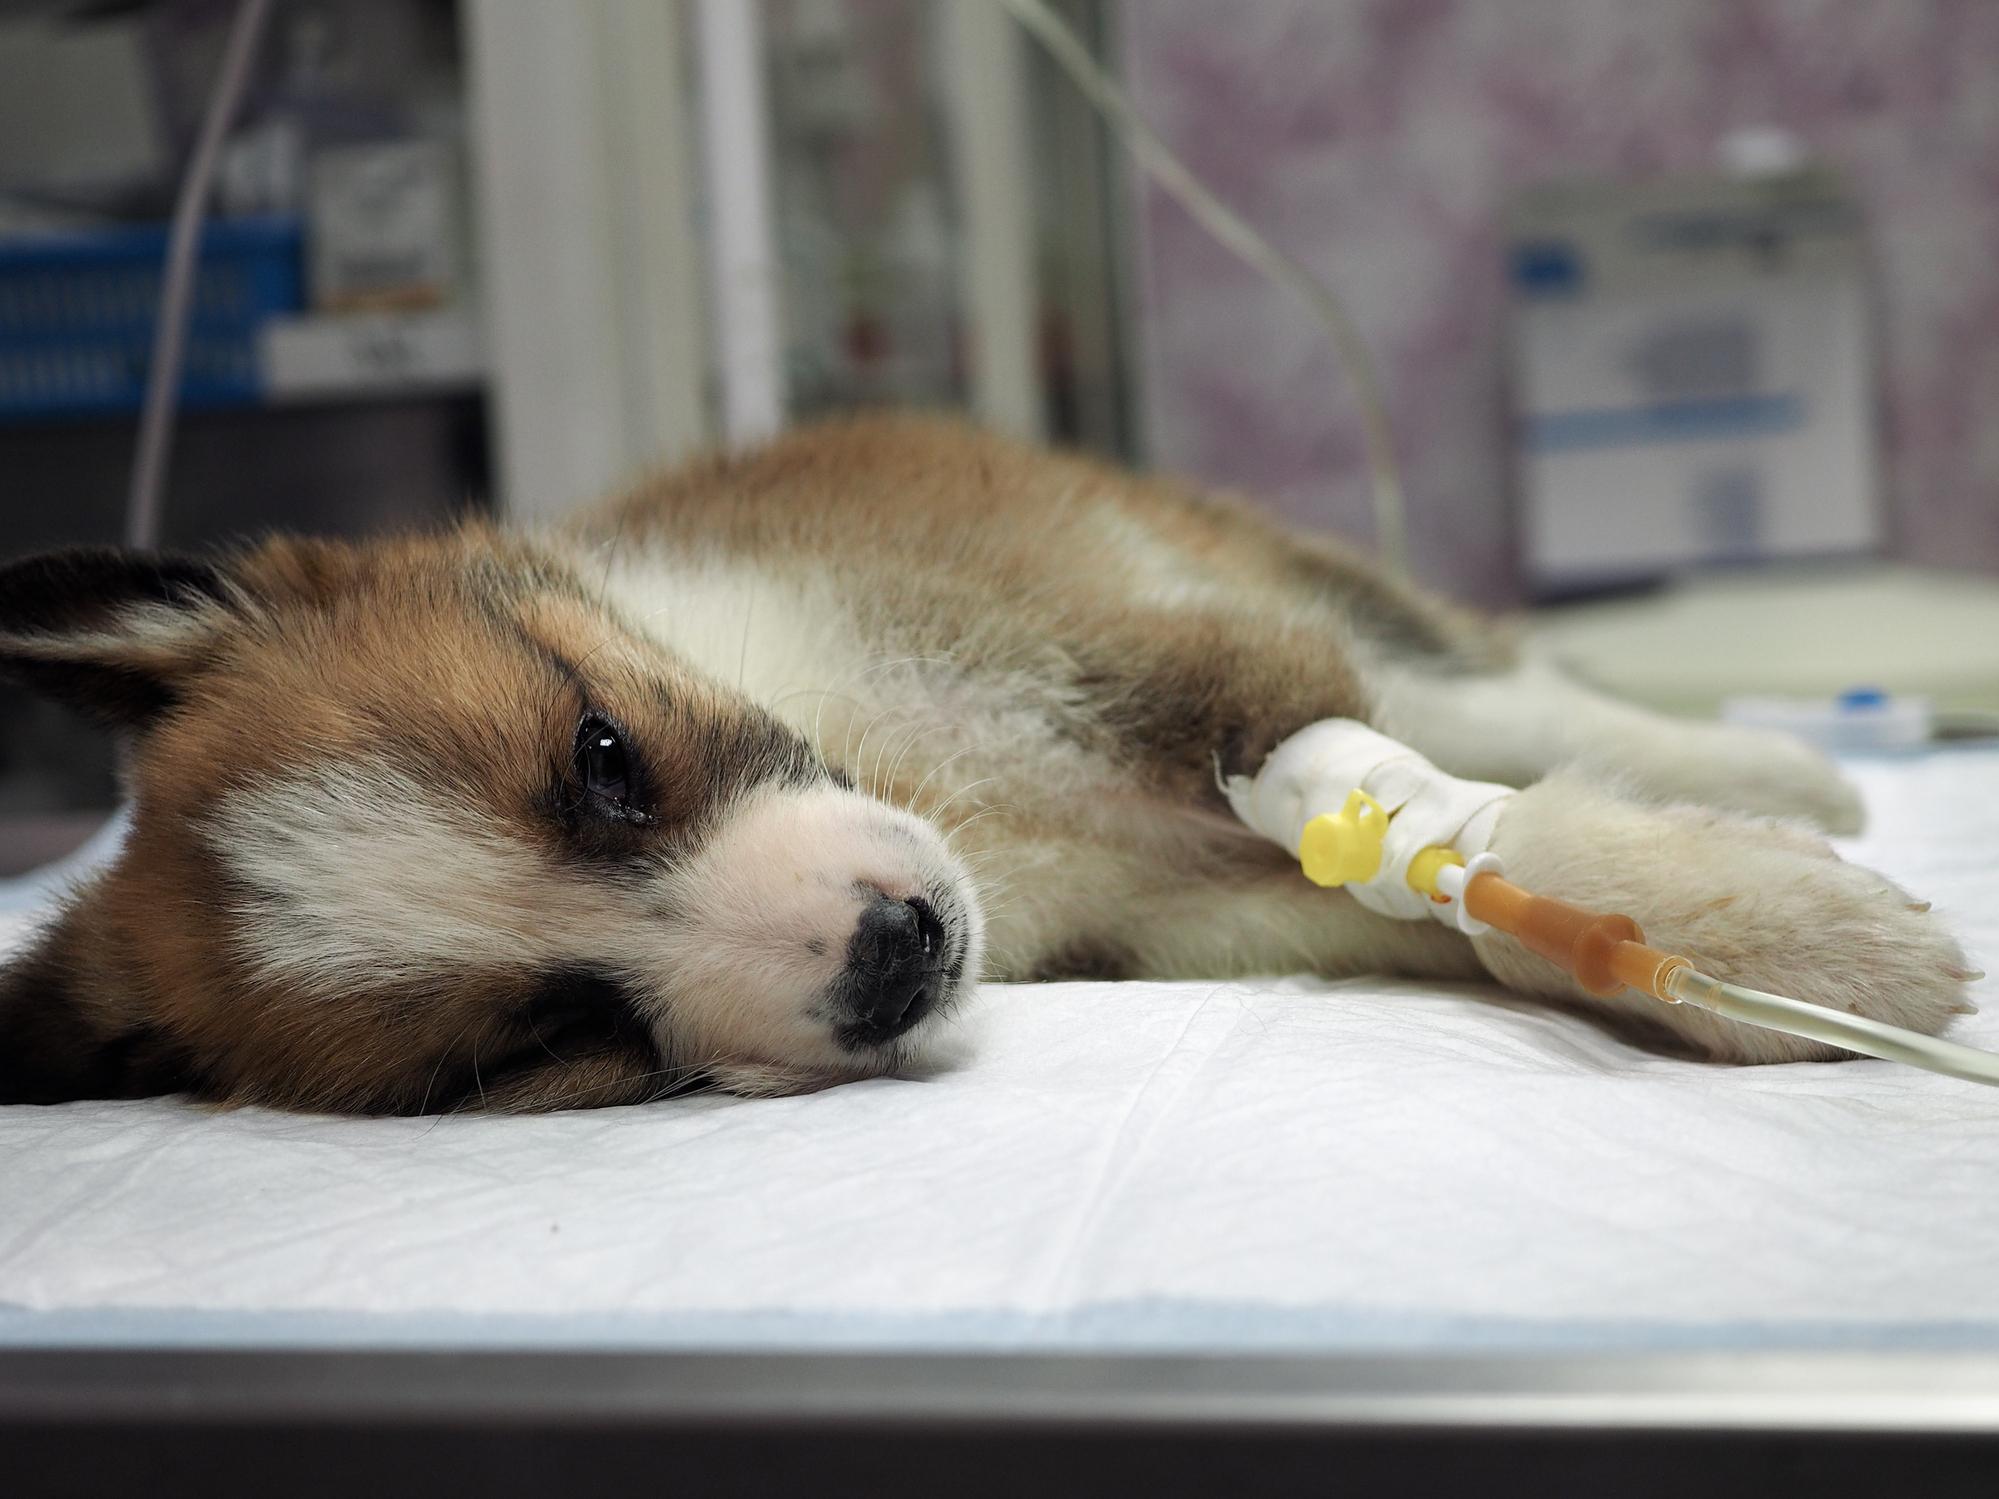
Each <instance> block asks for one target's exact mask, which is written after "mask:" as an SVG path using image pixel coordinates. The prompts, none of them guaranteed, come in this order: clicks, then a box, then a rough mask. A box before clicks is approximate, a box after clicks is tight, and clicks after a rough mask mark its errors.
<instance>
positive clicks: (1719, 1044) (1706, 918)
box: [1479, 777, 1974, 1062]
mask: <svg viewBox="0 0 1999 1499" xmlns="http://www.w3.org/2000/svg"><path fill="white" fill-rule="evenodd" d="M1493 848H1494V851H1495V852H1497V853H1498V854H1499V855H1500V857H1502V858H1503V859H1504V860H1505V861H1506V867H1507V876H1508V878H1510V879H1513V880H1515V881H1516V882H1517V883H1519V884H1520V885H1522V886H1523V887H1525V888H1526V889H1529V890H1533V891H1535V892H1536V893H1537V894H1542V895H1552V896H1556V897H1558V898H1561V899H1564V900H1569V901H1573V902H1575V903H1576V904H1577V905H1581V906H1585V907H1588V908H1589V909H1591V910H1595V911H1618V912H1622V913H1624V914H1626V915H1629V916H1631V917H1633V918H1635V919H1636V920H1637V922H1638V923H1639V925H1640V926H1642V927H1644V929H1645V934H1646V938H1647V940H1648V941H1649V942H1651V944H1652V945H1653V946H1655V947H1658V948H1660V949H1661V950H1663V951H1666V952H1676V953H1683V954H1685V955H1686V956H1687V957H1688V958H1690V959H1691V960H1692V961H1693V963H1694V965H1695V966H1696V967H1697V968H1699V969H1701V970H1702V971H1703V972H1705V973H1709V974H1712V975H1713V976H1714V977H1716V978H1719V979H1725V980H1728V981H1729V982H1731V983H1737V984H1746V985H1748V986H1749V987H1750V988H1753V989H1765V990H1769V991H1770V992H1772V993H1776V994H1785V995H1789V996H1791V997H1793V998H1796V999H1802V1000H1807V1001H1809V1002H1811V1003H1812V1004H1819V1005H1825V1006H1827V1007H1829V1008H1832V1009H1836V1010H1842V1011H1845V1012H1847V1013H1850V1014H1855V1015H1865V1016H1868V1017H1870V1018H1872V1019H1875V1020H1882V1021H1886V1022H1887V1023H1889V1024H1890V1025H1900V1026H1906V1027H1908V1028H1910V1029H1912V1030H1919V1031H1925V1032H1932V1033H1933V1032H1936V1031H1939V1030H1942V1029H1943V1028H1944V1027H1945V1026H1946V1025H1947V1024H1949V1022H1950V1020H1951V1018H1952V1017H1953V1015H1955V1014H1959V1013H1963V1012H1964V1011H1966V1010H1967V1009H1968V1008H1969V1006H1968V1004H1967V1001H1966V995H1965V984H1966V981H1967V980H1968V979H1970V978H1971V977H1973V976H1974V975H1973V974H1972V972H1971V970H1970V967H1969V965H1968V964H1967V963H1966V960H1965V956H1964V953H1963V951H1962V950H1961V949H1960V948H1959V947H1958V945H1957V943H1956V941H1955V940H1954V939H1953V938H1952V937H1951V935H1950V933H1949V932H1948V931H1947V930H1946V929H1945V927H1944V925H1943V923H1942V922H1941V921H1940V920H1939V919H1938V918H1937V917H1935V916H1933V915H1931V914H1930V913H1929V911H1928V909H1927V907H1925V906H1924V905H1923V904H1922V903H1920V902H1918V901H1915V900H1913V899H1912V898H1911V897H1910V895H1909V894H1908V892H1906V891H1904V890H1902V889H1900V888H1899V887H1897V886H1896V885H1894V884H1893V883H1892V882H1890V881H1888V880H1887V879H1884V878H1883V877H1882V876H1880V875H1878V874H1875V873H1874V872H1873V871H1871V870H1868V869H1863V868H1861V867H1860V866H1858V865H1855V864H1848V863H1845V862H1843V861H1841V860H1840V859H1839V858H1838V857H1837V856H1836V855H1835V854H1834V853H1833V852H1832V850H1831V849H1830V848H1829V847H1827V846H1826V845H1825V844H1824V843H1823V842H1822V841H1820V840H1816V839H1812V838H1809V837H1807V836H1805V835H1803V834H1801V833H1800V832H1799V831H1798V830H1797V829H1796V828H1793V827H1785V826H1783V825H1781V824H1775V823H1769V822H1762V821H1758V820H1755V819H1750V818H1742V817H1733V816H1729V815H1727V814H1725V813H1716V812H1708V811H1704V810H1701V809H1698V808H1694V807H1684V806H1682V807H1664V808H1654V807H1644V806H1638V805H1634V804H1631V803H1627V802H1620V801H1616V800H1614V799H1612V798H1611V797H1609V796H1607V795H1605V794H1604V793H1603V792H1602V791H1601V790H1599V789H1597V788H1595V787H1593V786H1591V785H1589V784H1588V783H1586V782H1584V781H1582V780H1580V779H1579V778H1575V777H1558V778H1555V779H1552V780H1549V781H1544V782H1542V783H1541V784H1540V785H1538V786H1535V787H1533V788H1532V789H1531V790H1528V791H1525V792H1523V793H1521V795H1520V796H1518V797H1516V798H1515V799H1514V800H1513V801H1512V802H1511V803H1510V804H1509V805H1508V806H1507V809H1506V811H1505V813H1504V815H1503V816H1502V817H1501V819H1500V822H1499V826H1498V828H1497V829H1496V831H1495V835H1494V839H1493ZM1479 956H1480V958H1481V959H1482V960H1483V961H1484V962H1485V964H1486V966H1487V968H1488V969H1490V970H1491V971H1492V973H1493V974H1494V975H1495V976H1497V977H1498V978H1500V979H1501V980H1503V981H1504V982H1506V983H1508V984H1510V985H1513V986H1514V987H1516V988H1522V989H1526V990H1529V991H1532V992H1538V993H1544V994H1546V993H1574V992H1575V991H1574V989H1573V987H1572V986H1570V985H1568V984H1567V983H1566V982H1565V981H1564V980H1563V979H1562V977H1561V976H1560V975H1559V974H1558V973H1557V971H1556V970H1555V969H1554V968H1553V967H1552V965H1549V964H1547V963H1545V962H1543V961H1542V960H1541V959H1539V958H1535V957H1534V956H1533V955H1532V954H1529V953H1527V952H1526V951H1524V950H1523V949H1522V948H1520V947H1519V946H1518V945H1517V944H1515V943H1513V942H1511V941H1508V940H1505V939H1501V938H1497V937H1488V938H1484V939H1481V941H1480V943H1479ZM1608 1003H1610V1004H1611V1005H1613V1006H1616V1007H1618V1008H1620V1009H1621V1010H1623V1011H1624V1012H1625V1013H1627V1014H1630V1015H1632V1016H1635V1017H1638V1018H1642V1019H1644V1020H1646V1021H1649V1022H1651V1023H1653V1024H1663V1025H1666V1026H1669V1027H1671V1028H1672V1029H1673V1030H1675V1031H1676V1032H1678V1033H1679V1034H1680V1035H1681V1036H1682V1037H1684V1038H1685V1039H1686V1040H1687V1041H1689V1042H1691V1043H1692V1044H1693V1045H1695V1046H1696V1047H1698V1048H1699V1049H1701V1050H1702V1051H1704V1052H1705V1053H1707V1054H1708V1055H1710V1056H1713V1057H1716V1058H1720V1059H1725V1060H1731V1061H1744V1062H1775V1061H1795V1060H1801V1059H1806V1058H1819V1057H1829V1056H1834V1055H1837V1054H1838V1053H1836V1052H1834V1051H1833V1050H1832V1049H1831V1048H1828V1047H1825V1046H1822V1045H1819V1044H1817V1043H1815V1042H1810V1041H1805V1040H1801V1039H1799V1038H1797V1037H1793V1036H1788V1035H1785V1034H1783V1033H1781V1032H1778V1031H1767V1030H1763V1029H1760V1028H1758V1027H1755V1026H1747V1025H1742V1024H1739V1023H1737V1022H1735V1021H1730V1020H1724V1019H1722V1018H1721V1017H1720V1016H1717V1015H1712V1014H1709V1013H1708V1012H1706V1011H1704V1010H1698V1009H1696V1008H1695V1007H1693V1006H1691V1005H1662V1004H1659V1003H1658V1002H1657V1001H1654V1000H1650V999H1646V998H1644V997H1642V996H1637V995H1628V994H1627V995H1624V996H1620V997H1619V998H1618V999H1615V1000H1612V1001H1609V1002H1608Z"/></svg>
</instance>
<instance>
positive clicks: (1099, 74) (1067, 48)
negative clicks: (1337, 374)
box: [999, 0, 1409, 578]
mask: <svg viewBox="0 0 1999 1499" xmlns="http://www.w3.org/2000/svg"><path fill="white" fill-rule="evenodd" d="M999 3H1000V4H1001V5H1002V6H1004V7H1005V8H1006V10H1007V11H1008V12H1009V13H1010V14H1011V15H1012V16H1013V18H1014V19H1015V20H1016V21H1018V22H1019V23H1020V24H1021V25H1022V26H1024V27H1025V28H1027V30H1028V31H1029V32H1031V33H1032V34H1033V36H1034V38H1035V40H1036V41H1038V42H1040V43H1041V45H1042V46H1043V47H1044V48H1046V49H1047V51H1048V54H1049V55H1050V56H1051V57H1053V58H1054V59H1055V61H1056V62H1057V63H1058V64H1059V65H1060V66H1061V67H1062V69H1063V71H1064V72H1066V73H1068V75H1069V77H1070V79H1071V80H1072V81H1073V82H1074V83H1075V85H1076V87H1077V88H1078V89H1080V90H1081V91H1082V93H1083V96H1084V97H1085V98H1087V99H1088V100H1089V101H1090V103H1091V104H1093V105H1095V106H1096V109H1097V112H1098V113H1099V114H1101V115H1102V116H1103V117H1104V121H1105V123H1106V124H1108V125H1109V126H1110V128H1111V129H1112V131H1113V132H1114V133H1115V134H1116V135H1117V136H1118V137H1119V138H1120V139H1121V140H1122V141H1123V142H1124V144H1125V147H1126V148H1127V149H1128V150H1129V151H1130V152H1131V154H1132V156H1133V157H1134V158H1135V159H1136V160H1137V161H1138V164H1139V165H1140V166H1141V167H1143V168H1144V169H1145V170H1146V171H1147V172H1148V173H1150V174H1151V175H1152V176H1153V177H1154V178H1156V179H1157V180H1158V182H1159V185H1160V186H1161V187H1163V188H1165V189H1166V191H1167V192H1169V193H1170V194H1172V196H1173V197H1174V198H1175V199H1176V200H1177V201H1178V202H1179V204H1180V206H1181V207H1182V208H1184V209H1186V210H1187V212H1188V213H1189V214H1190V215H1192V216H1193V218H1194V219H1195V220H1196V222H1198V223H1199V224H1200V225H1201V227H1202V228H1203V229H1206V230H1207V231H1208V233H1210V234H1212V235H1213V236H1214V237H1215V238H1216V239H1218V240H1219V241H1221V243H1222V244H1223V245H1225V246H1226V247H1227V248H1229V249H1230V250H1233V251H1234V252H1235V253H1236V255H1237V256H1238V257H1239V258H1240V259H1241V260H1242V261H1243V262H1244V263H1245V264H1247V265H1248V266H1249V267H1250V268H1251V269H1252V270H1255V271H1257V272H1259V273H1261V274H1262V275H1263V276H1264V277H1265V278H1266V279H1267V280H1269V281H1272V282H1274V283H1276V284H1277V285H1278V286H1281V287H1283V288H1284V289H1285V290H1286V291H1288V292H1291V293H1292V294H1293V295H1295V296H1297V297H1298V298H1299V299H1300V300H1302V301H1303V302H1304V303H1305V304H1306V305H1307V306H1308V307H1310V308H1311V309H1312V311H1313V313H1314V314H1315V315H1316V316H1317V317H1318V319H1319V321H1320V322H1321V323H1322V324H1324V325H1325V329H1326V332H1327V333H1328V334H1329V335H1331V337H1332V340H1333V350H1334V352H1335V353H1336V354H1337V355H1338V356H1339V360H1340V363H1341V364H1342V365H1343V366H1345V368H1346V373H1347V378H1348V379H1349V380H1351V381H1352V382H1353V386H1354V395H1355V397H1356V402H1357V404H1358V406H1359V408H1360V426H1361V438H1362V442H1363V445H1364V446H1365V448H1366V450H1367V465H1368V469H1369V472H1370V477H1371V479H1372V483H1373V495H1374V544H1375V549H1376V550H1377V551H1379V552H1380V553H1381V560H1382V562H1383V564H1384V565H1385V566H1386V567H1387V568H1388V570H1389V571H1390V572H1391V573H1393V574H1394V575H1395V576H1396V577H1399V578H1406V577H1407V576H1408V575H1409V542H1408V525H1407V522H1406V520H1405V519H1404V515H1403V511H1404V505H1403V499H1402V478H1401V474H1400V471H1399V470H1398V469H1397V467H1396V463H1395V434H1394V431H1393V429H1392V428H1391V427H1390V425H1389V420H1388V401H1387V398H1386V396H1385V395H1384V394H1383V393H1382V389H1381V380H1380V377H1379V376H1378V375H1377V374H1376V373H1375V368H1374V360H1373V359H1372V357H1370V355H1369V354H1368V349H1367V340H1366V339H1364V338H1362V337H1361V334H1360V329H1359V328H1357V327H1355V326H1354V321H1353V318H1352V317H1351V316H1349V315H1348V313H1347V309H1346V307H1345V305H1344V304H1343V303H1342V302H1341V301H1340V299H1339V298H1338V297H1337V296H1335V295H1334V294H1333V291H1332V288H1331V287H1329V286H1327V285H1326V284H1325V283H1324V282H1323V281H1321V280H1319V278H1318V277H1316V276H1314V275H1313V274H1312V273H1311V272H1310V271H1308V270H1306V269H1305V267H1304V266H1302V265H1300V264H1299V263H1298V262H1297V261H1296V260H1293V259H1292V258H1291V257H1290V256H1289V255H1286V254H1285V253H1284V252H1283V251H1282V250H1280V249H1278V248H1277V247H1276V246H1275V245H1273V244H1271V243H1270V242H1269V241H1268V240H1266V239H1265V238H1264V237H1263V236H1262V235H1260V234H1258V233H1257V232H1256V231H1255V230H1254V229H1252V228H1250V227H1249V225H1248V224H1246V223H1245V222H1243V220H1242V218H1241V216H1240V215H1238V214H1237V213H1235V212H1234V210H1232V209H1230V208H1229V207H1228V205H1227V204H1225V203H1223V202H1222V200H1221V199H1219V198H1217V197H1216V196H1215V195H1214V194H1213V193H1212V192H1210V191H1208V189H1207V188H1206V187H1205V186H1204V185H1203V184H1202V182H1201V179H1200V178H1198V177H1196V176H1195V175H1194V174H1193V173H1192V172H1191V171H1189V170H1188V168H1187V164H1186V163H1185V162H1183V161H1181V160H1180V158H1179V157H1178V156H1176V155H1174V154H1173V150H1172V148H1171V147H1169V146H1168V145H1167V144H1166V142H1165V141H1163V140H1161V139H1160V138H1159V134H1158V132H1157V131H1155V130H1154V129H1153V128H1152V127H1151V126H1150V125H1148V124H1147V123H1146V122H1145V118H1144V116H1142V115H1140V114H1139V112H1138V108H1137V106H1136V105H1134V104H1133V103H1132V102H1131V97H1130V96H1129V95H1128V94H1126V93H1125V91H1124V90H1123V89H1121V88H1119V87H1118V85H1117V83H1116V81H1115V80H1113V79H1112V78H1111V76H1110V75H1109V74H1108V73H1106V72H1105V71H1104V70H1103V69H1102V68H1100V67H1098V66H1097V62H1096V59H1095V58H1093V57H1091V56H1090V49H1089V48H1088V47H1086V46H1085V45H1084V44H1083V42H1082V39H1081V38H1079V37H1078V36H1077V35H1076V33H1075V32H1073V31H1071V30H1070V29H1069V27H1068V26H1066V25H1065V24H1064V23H1063V21H1062V19H1061V18H1060V17H1059V16H1057V15H1056V14H1055V13H1054V12H1053V11H1052V10H1050V9H1049V8H1048V6H1047V4H1046V3H1045V0H999Z"/></svg>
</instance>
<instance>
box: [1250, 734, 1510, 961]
mask: <svg viewBox="0 0 1999 1499" xmlns="http://www.w3.org/2000/svg"><path fill="white" fill-rule="evenodd" d="M1356 787H1358V788H1359V789H1360V790H1362V791H1365V792H1366V793H1367V794H1368V795H1369V796H1371V797H1373V798H1374V799H1375V800H1376V801H1378V802H1380V803H1381V807H1382V810H1383V811H1385V812H1387V813H1388V814H1389V823H1388V832H1387V836H1386V838H1385V839H1384V841H1383V843H1382V849H1381V870H1380V872H1379V873H1378V874H1376V875H1375V877H1374V878H1373V879H1371V880H1368V881H1367V882H1366V883H1364V884H1353V885H1348V886H1347V887H1346V888H1347V889H1349V890H1351V891H1352V892H1353V894H1354V898H1355V899H1356V900H1358V901H1359V902H1360V903H1361V904H1362V905H1364V906H1366V907H1367V908H1368V909H1369V910H1370V911H1378V912H1380V913H1381V914H1382V915H1383V916H1398V917H1401V918H1402V919H1404V920H1409V921H1414V920H1420V919H1421V918H1422V917H1425V916H1433V917H1435V918H1436V919H1437V920H1439V921H1441V922H1444V923H1446V924H1447V925H1457V924H1458V921H1457V910H1458V902H1456V901H1455V900H1453V901H1452V902H1451V903H1450V904H1448V905H1440V904H1439V903H1438V902H1436V901H1433V900H1431V899H1429V897H1427V896H1425V895H1423V894H1422V893H1421V892H1420V891H1417V890H1412V889H1410V887H1409V861H1410V860H1412V859H1414V858H1415V857H1416V855H1417V854H1418V853H1420V852H1421V851H1422V850H1424V849H1426V848H1432V847H1437V848H1454V849H1456V850H1457V851H1458V852H1459V853H1461V854H1463V855H1464V856H1465V858H1466V859H1470V858H1472V857H1473V856H1474V855H1477V854H1481V853H1484V852H1485V850H1486V847H1487V845H1488V844H1490V843H1491V842H1492V830H1493V826H1494V824H1496V823H1497V822H1498V821H1499V813H1500V809H1501V807H1502V806H1503V805H1504V803H1505V801H1506V798H1507V797H1509V796H1512V795H1513V794H1514V790H1513V788H1512V787H1511V786H1499V785H1495V784H1494V783H1492V782H1490V781H1461V780H1459V779H1458V778H1457V777H1456V776H1451V775H1445V774H1444V772H1442V771H1441V770H1439V769H1437V767H1436V766H1434V765H1432V764H1431V763H1430V762H1429V761H1428V760H1425V759H1424V758H1423V757H1422V756H1421V755H1419V754H1417V753H1416V751H1414V750H1412V749H1411V748H1409V746H1408V745H1406V744H1398V743H1397V742H1396V741H1395V740H1393V739H1390V738H1389V737H1388V736H1387V735H1385V734H1377V733H1376V732H1375V731H1374V730H1373V729H1370V728H1369V727H1368V726H1367V725H1366V724H1364V723H1357V722H1355V721H1354V720H1353V719H1350V718H1327V719H1321V720H1320V721H1319V722H1318V723H1315V724H1310V725H1308V726H1307V727H1305V728H1302V729H1300V730H1299V731H1298V732H1297V733H1295V734H1293V735H1292V736H1291V737H1290V738H1289V739H1287V740H1285V741H1284V742H1283V743H1282V744H1280V745H1278V746H1277V748H1276V749H1274V750H1272V751H1271V752H1270V758H1269V759H1267V760H1265V761H1264V762H1263V767H1262V769H1260V770H1258V771H1257V773H1256V774H1255V775H1254V776H1229V777H1228V778H1227V779H1226V780H1225V781H1224V782H1223V783H1222V789H1223V790H1224V791H1225V792H1227V794H1228V799H1229V805H1230V806H1232V807H1234V808H1235V813H1236V816H1238V817H1240V818H1241V819H1242V820H1243V821H1244V822H1246V823H1247V824H1249V826H1250V827H1252V828H1254V829H1255V830H1256V831H1257V832H1259V833H1261V834H1263V835H1264V837H1266V838H1269V839H1271V840H1272V841H1273V842H1275V843H1278V844H1279V845H1281V846H1282V847H1283V849H1284V851H1285V852H1286V853H1288V854H1293V855H1295V854H1296V853H1297V852H1298V844H1299V840H1300V839H1302V838H1303V837H1304V833H1305V824H1306V823H1308V822H1310V821H1311V820H1312V819H1313V818H1315V817H1318V816H1320V815H1321V814H1323V813H1336V812H1338V811H1339V810H1340V808H1341V807H1342V806H1344V805H1345V804H1346V799H1347V796H1348V794H1349V793H1351V792H1352V791H1353V790H1354V789H1355V788H1356Z"/></svg>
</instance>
